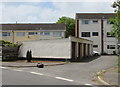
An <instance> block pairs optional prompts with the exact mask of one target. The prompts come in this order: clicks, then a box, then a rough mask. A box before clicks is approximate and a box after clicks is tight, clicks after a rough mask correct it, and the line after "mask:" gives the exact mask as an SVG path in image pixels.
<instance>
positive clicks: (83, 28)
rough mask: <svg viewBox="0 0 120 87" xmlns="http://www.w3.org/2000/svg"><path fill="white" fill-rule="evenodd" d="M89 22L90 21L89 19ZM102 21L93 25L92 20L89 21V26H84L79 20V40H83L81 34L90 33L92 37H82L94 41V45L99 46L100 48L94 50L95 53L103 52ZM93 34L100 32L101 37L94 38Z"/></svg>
mask: <svg viewBox="0 0 120 87" xmlns="http://www.w3.org/2000/svg"><path fill="white" fill-rule="evenodd" d="M87 20H89V19H87ZM100 23H101V21H100V20H98V23H92V20H89V24H82V20H81V19H79V28H78V29H79V38H81V37H82V36H81V32H90V37H82V38H85V39H88V40H92V41H93V45H98V48H93V49H94V50H95V51H98V52H101V28H100V27H101V25H100ZM92 32H98V33H99V36H92Z"/></svg>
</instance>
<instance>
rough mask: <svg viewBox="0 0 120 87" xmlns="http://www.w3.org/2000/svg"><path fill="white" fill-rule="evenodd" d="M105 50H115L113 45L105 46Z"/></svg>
mask: <svg viewBox="0 0 120 87" xmlns="http://www.w3.org/2000/svg"><path fill="white" fill-rule="evenodd" d="M107 49H115V45H107Z"/></svg>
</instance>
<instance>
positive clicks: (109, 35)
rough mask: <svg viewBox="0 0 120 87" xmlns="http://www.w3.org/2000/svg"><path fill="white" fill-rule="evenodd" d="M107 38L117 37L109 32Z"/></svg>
mask: <svg viewBox="0 0 120 87" xmlns="http://www.w3.org/2000/svg"><path fill="white" fill-rule="evenodd" d="M107 37H115V36H112V35H111V34H110V32H107Z"/></svg>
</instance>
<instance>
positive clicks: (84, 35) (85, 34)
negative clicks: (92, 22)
mask: <svg viewBox="0 0 120 87" xmlns="http://www.w3.org/2000/svg"><path fill="white" fill-rule="evenodd" d="M81 35H82V37H90V32H81Z"/></svg>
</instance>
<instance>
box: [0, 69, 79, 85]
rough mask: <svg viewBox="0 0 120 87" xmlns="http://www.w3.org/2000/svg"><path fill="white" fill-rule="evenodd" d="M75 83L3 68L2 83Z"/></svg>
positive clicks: (74, 83)
mask: <svg viewBox="0 0 120 87" xmlns="http://www.w3.org/2000/svg"><path fill="white" fill-rule="evenodd" d="M62 84H64V85H77V84H78V83H76V82H73V81H72V80H69V81H67V80H66V81H65V80H61V79H60V78H58V79H57V78H53V77H50V76H45V75H42V74H40V73H39V74H38V73H37V74H36V73H35V72H32V73H28V72H22V71H19V70H18V71H17V70H9V69H3V71H2V85H62Z"/></svg>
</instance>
